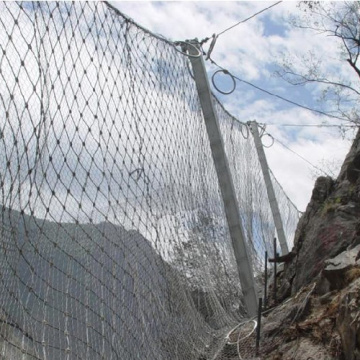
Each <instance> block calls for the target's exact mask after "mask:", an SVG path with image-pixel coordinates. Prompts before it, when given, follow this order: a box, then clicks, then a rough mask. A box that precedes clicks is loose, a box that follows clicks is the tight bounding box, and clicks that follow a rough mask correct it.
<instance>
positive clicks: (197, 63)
mask: <svg viewBox="0 0 360 360" xmlns="http://www.w3.org/2000/svg"><path fill="white" fill-rule="evenodd" d="M193 44H194V46H195V47H196V46H197V43H195V42H193ZM194 46H189V48H188V51H189V53H190V54H192V55H195V54H196V53H197V51H196V48H195V47H194ZM190 60H191V64H192V68H193V73H194V79H195V82H196V87H197V91H198V94H199V98H200V103H201V107H202V111H203V115H204V119H205V125H206V130H207V134H208V137H209V140H210V147H211V152H212V157H213V160H214V163H215V168H216V173H217V177H218V181H219V186H220V190H221V194H222V198H223V202H224V207H225V213H226V219H227V222H228V226H229V230H230V236H231V241H232V246H233V249H234V254H235V258H236V262H237V267H238V272H239V277H240V282H241V288H242V292H243V294H244V300H245V304H246V307H247V311H248V315H249V316H255V315H256V313H257V304H258V300H257V292H256V289H255V280H254V274H253V268H252V262H251V259H250V257H249V254H248V251H247V247H246V243H245V237H244V232H243V228H242V223H241V219H240V213H239V208H238V205H237V200H236V194H235V189H234V184H233V181H232V177H231V173H230V169H229V164H228V160H227V157H226V154H225V148H224V143H223V139H222V136H221V133H220V127H219V121H218V117H217V114H216V111H215V107H214V103H213V100H212V95H211V91H210V85H209V80H208V77H207V73H206V69H205V63H204V59H203V57H202V56H199V57H190Z"/></svg>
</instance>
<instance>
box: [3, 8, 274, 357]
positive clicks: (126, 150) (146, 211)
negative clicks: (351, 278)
mask: <svg viewBox="0 0 360 360" xmlns="http://www.w3.org/2000/svg"><path fill="white" fill-rule="evenodd" d="M0 12H1V18H0V29H1V31H0V53H1V58H0V153H1V157H0V182H1V193H0V197H1V198H0V206H1V209H0V210H1V211H0V236H1V238H0V245H1V246H0V264H1V265H0V266H1V268H0V282H1V285H0V286H1V290H2V291H1V293H0V309H1V310H0V354H1V356H2V357H3V358H4V359H18V358H19V359H20V358H21V359H129V360H131V359H142V360H145V359H152V360H153V359H170V358H171V359H184V360H188V359H206V358H212V357H214V356H215V355H216V354H217V353H218V351H219V348H220V347H221V346H222V345H223V344H224V342H225V337H224V336H225V335H224V334H225V333H226V332H228V331H229V329H230V328H231V327H233V326H234V324H236V323H237V322H239V321H240V320H241V319H242V318H243V317H244V316H245V314H246V312H245V309H244V307H243V304H242V293H241V288H240V284H239V276H238V273H237V268H236V262H235V259H234V254H233V252H232V248H231V241H230V236H229V231H228V227H227V224H226V219H225V215H224V209H223V203H222V200H221V197H220V192H219V187H218V181H217V177H216V172H215V167H214V164H213V160H212V157H211V151H210V146H209V141H208V138H207V135H206V130H205V126H204V120H203V116H202V111H201V108H200V105H199V99H198V95H197V93H196V87H195V84H194V81H193V79H192V77H191V74H190V73H189V69H188V63H187V61H188V60H187V58H186V56H184V55H183V54H181V53H179V52H178V51H176V49H175V48H174V46H172V45H171V44H169V43H168V42H167V41H166V40H164V39H161V38H159V37H156V36H153V35H152V34H150V33H149V32H147V31H146V30H144V29H142V28H141V27H139V26H137V25H136V24H135V23H133V22H132V21H131V20H129V19H127V18H126V17H124V16H122V15H121V14H120V13H118V12H117V11H115V10H114V9H112V8H111V7H109V6H108V5H107V4H106V3H95V2H94V3H93V2H91V3H82V2H75V3H69V2H61V3H56V2H41V3H35V2H24V3H10V2H1V3H0ZM225 123H226V125H224V133H225V142H226V143H227V146H228V147H230V148H231V147H233V146H235V144H236V142H237V140H238V139H240V140H241V141H242V144H243V148H242V150H241V151H242V153H241V154H235V153H234V154H231V153H230V157H231V156H232V157H233V158H232V162H231V166H234V167H235V168H234V170H236V171H234V174H235V175H236V176H242V177H241V178H236V183H237V189H238V191H239V192H240V194H241V198H244V199H246V201H247V202H248V203H249V204H251V206H253V208H252V210H251V212H249V211H250V210H249V209H250V207H251V206H250V205H247V206H245V205H242V206H243V207H241V210H242V216H243V222H244V224H246V226H247V227H246V232H247V242H248V244H249V246H251V247H252V248H253V252H252V254H253V257H254V262H255V263H258V262H259V261H261V260H260V259H259V258H258V257H259V256H262V255H258V254H260V253H261V252H260V251H259V249H260V248H261V247H264V246H265V247H266V240H264V241H265V242H263V240H261V241H260V240H254V241H253V240H252V239H260V237H261V236H265V235H266V236H268V235H267V232H266V231H270V230H268V229H271V231H273V230H272V225H271V224H270V223H272V222H271V220H270V219H269V218H267V217H266V216H267V214H266V215H263V213H262V212H261V213H260V212H259V213H258V212H257V211H256V210H254V206H255V200H254V197H253V195H252V193H253V191H254V189H253V188H252V186H257V185H255V184H254V185H251V187H250V188H248V186H249V184H250V183H251V180H250V178H251V179H252V180H254V177H255V178H256V179H257V176H258V174H257V173H254V170H253V169H252V168H251V165H250V163H249V164H248V163H247V162H245V161H240V162H238V161H235V160H236V159H235V157H239V156H244V159H245V158H246V159H247V158H248V157H249V154H250V151H253V150H252V145H251V142H250V141H249V139H248V140H245V139H243V137H242V135H241V134H242V130H243V129H242V128H241V127H240V126H239V125H238V123H235V122H234V121H231V122H226V121H224V124H225ZM229 126H231V127H232V128H231V129H228V127H229ZM230 130H231V131H230ZM229 137H230V138H229ZM251 156H255V153H253V154H252V155H251ZM235 175H234V176H235ZM243 177H245V180H246V181H247V182H243V181H244V179H243ZM242 182H243V183H242ZM241 184H243V185H241ZM259 186H260V185H259ZM257 191H259V194H258V196H260V191H262V190H257ZM261 194H262V195H263V196H266V194H265V195H264V193H263V192H261ZM262 195H261V196H262ZM239 198H240V196H239ZM256 199H257V200H256V201H260V199H258V198H256ZM261 204H263V202H261ZM256 206H260V203H259V204H256ZM255 209H257V207H256V208H255ZM246 211H248V212H246ZM260 221H261V222H263V223H264V224H266V225H263V226H262V227H261V230H259V229H260V228H259V229H258V224H259V223H260ZM265 229H266V230H265ZM258 231H262V232H261V233H258ZM265 233H266V234H265ZM264 244H265V245H264Z"/></svg>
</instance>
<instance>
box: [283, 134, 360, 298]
mask: <svg viewBox="0 0 360 360" xmlns="http://www.w3.org/2000/svg"><path fill="white" fill-rule="evenodd" d="M359 244H360V131H359V132H358V133H357V136H356V138H355V140H354V143H353V145H352V147H351V149H350V152H349V153H348V155H347V157H346V159H345V161H344V164H343V166H342V168H341V171H340V174H339V176H338V178H337V180H335V181H334V180H332V179H331V178H330V177H319V178H318V179H317V181H316V183H315V187H314V190H313V193H312V197H311V201H310V203H309V204H308V206H307V209H306V211H305V213H304V214H303V216H302V218H301V219H300V221H299V225H298V228H297V231H296V234H295V240H294V249H293V251H294V252H295V253H296V256H295V257H294V258H293V259H292V260H291V261H289V262H288V263H287V264H285V267H284V272H283V275H282V276H283V281H282V284H280V289H279V298H280V299H284V298H286V297H287V296H289V294H295V293H296V292H297V291H298V290H299V289H300V288H301V287H302V286H304V285H307V284H309V283H310V282H311V281H313V280H314V278H316V277H318V276H319V275H320V274H321V272H322V270H323V269H324V268H325V266H326V264H325V261H326V260H327V259H329V258H333V257H335V256H337V255H338V254H340V253H341V252H343V251H344V250H346V249H351V248H354V247H356V246H357V245H359Z"/></svg>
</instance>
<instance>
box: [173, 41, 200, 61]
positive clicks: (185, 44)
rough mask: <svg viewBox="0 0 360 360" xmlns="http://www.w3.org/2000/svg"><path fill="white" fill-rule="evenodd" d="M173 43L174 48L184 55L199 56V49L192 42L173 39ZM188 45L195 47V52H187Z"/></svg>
mask: <svg viewBox="0 0 360 360" xmlns="http://www.w3.org/2000/svg"><path fill="white" fill-rule="evenodd" d="M173 45H174V49H175V50H176V51H177V52H179V53H180V54H183V55H185V56H188V57H191V58H198V57H200V56H201V51H200V49H198V48H197V47H196V46H195V45H194V44H192V43H191V42H188V41H174V42H173ZM177 46H180V47H181V50H179V49H178V48H177ZM188 46H191V47H192V48H193V49H195V50H196V51H197V54H195V55H192V54H189V52H188V51H187V48H188Z"/></svg>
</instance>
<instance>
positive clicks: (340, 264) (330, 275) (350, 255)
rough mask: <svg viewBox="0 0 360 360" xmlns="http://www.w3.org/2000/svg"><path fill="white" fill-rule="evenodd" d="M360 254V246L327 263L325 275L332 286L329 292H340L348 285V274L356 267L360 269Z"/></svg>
mask: <svg viewBox="0 0 360 360" xmlns="http://www.w3.org/2000/svg"><path fill="white" fill-rule="evenodd" d="M359 252H360V245H358V246H356V247H355V248H353V249H351V250H347V251H343V252H342V253H340V254H339V255H337V256H336V257H334V258H332V259H328V260H326V261H325V268H324V271H323V275H324V277H325V278H326V279H327V280H328V282H329V284H330V289H329V290H335V289H339V290H340V289H342V288H343V287H344V286H345V285H346V280H347V277H346V276H345V275H346V272H347V271H348V270H349V269H350V268H352V267H354V266H359V267H360V259H359V258H358V254H359Z"/></svg>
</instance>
